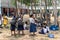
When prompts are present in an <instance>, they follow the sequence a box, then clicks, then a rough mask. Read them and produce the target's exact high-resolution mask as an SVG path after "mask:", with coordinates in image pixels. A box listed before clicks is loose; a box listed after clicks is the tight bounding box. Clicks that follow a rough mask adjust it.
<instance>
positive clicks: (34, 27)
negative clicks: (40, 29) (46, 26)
mask: <svg viewBox="0 0 60 40" xmlns="http://www.w3.org/2000/svg"><path fill="white" fill-rule="evenodd" d="M29 21H30V32H32V33H33V35H35V32H36V31H37V30H36V24H35V20H34V16H33V15H30V19H29Z"/></svg>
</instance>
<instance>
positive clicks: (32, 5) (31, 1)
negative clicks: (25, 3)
mask: <svg viewBox="0 0 60 40" xmlns="http://www.w3.org/2000/svg"><path fill="white" fill-rule="evenodd" d="M30 2H31V13H30V14H33V0H31V1H30Z"/></svg>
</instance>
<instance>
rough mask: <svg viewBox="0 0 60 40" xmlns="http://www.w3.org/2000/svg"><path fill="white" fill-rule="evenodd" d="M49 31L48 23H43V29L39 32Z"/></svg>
mask: <svg viewBox="0 0 60 40" xmlns="http://www.w3.org/2000/svg"><path fill="white" fill-rule="evenodd" d="M46 33H49V27H48V26H47V24H46V23H43V26H42V28H41V31H40V32H39V34H46Z"/></svg>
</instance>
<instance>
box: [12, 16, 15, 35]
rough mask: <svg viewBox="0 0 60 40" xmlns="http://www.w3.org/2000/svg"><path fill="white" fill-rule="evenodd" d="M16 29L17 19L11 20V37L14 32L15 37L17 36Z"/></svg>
mask: <svg viewBox="0 0 60 40" xmlns="http://www.w3.org/2000/svg"><path fill="white" fill-rule="evenodd" d="M15 28H16V19H15V17H14V18H13V19H12V20H11V35H13V34H12V32H14V35H15Z"/></svg>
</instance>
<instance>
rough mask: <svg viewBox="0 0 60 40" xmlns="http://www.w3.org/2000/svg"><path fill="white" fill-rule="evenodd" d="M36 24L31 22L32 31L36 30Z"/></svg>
mask: <svg viewBox="0 0 60 40" xmlns="http://www.w3.org/2000/svg"><path fill="white" fill-rule="evenodd" d="M36 31H37V30H36V24H33V23H31V24H30V32H36Z"/></svg>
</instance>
